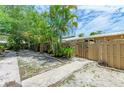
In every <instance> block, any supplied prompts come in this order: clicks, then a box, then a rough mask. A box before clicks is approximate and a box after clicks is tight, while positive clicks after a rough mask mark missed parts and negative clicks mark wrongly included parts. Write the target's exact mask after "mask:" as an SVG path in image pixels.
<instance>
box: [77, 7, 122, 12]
mask: <svg viewBox="0 0 124 93" xmlns="http://www.w3.org/2000/svg"><path fill="white" fill-rule="evenodd" d="M120 7H121V6H78V9H86V10H94V11H104V12H108V13H113V12H115V11H116V10H118V9H119V8H120Z"/></svg>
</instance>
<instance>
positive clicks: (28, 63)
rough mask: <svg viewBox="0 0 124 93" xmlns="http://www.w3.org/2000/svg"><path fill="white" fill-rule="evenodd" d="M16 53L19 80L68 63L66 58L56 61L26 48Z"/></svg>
mask: <svg viewBox="0 0 124 93" xmlns="http://www.w3.org/2000/svg"><path fill="white" fill-rule="evenodd" d="M17 54H18V65H19V70H20V77H21V80H25V79H27V78H30V77H32V76H35V75H38V74H41V73H43V72H46V71H48V70H51V69H54V68H57V67H60V66H63V65H65V64H68V63H70V62H69V61H67V60H66V61H65V60H64V61H58V60H56V59H54V58H50V57H46V56H45V55H43V54H40V53H38V52H33V51H28V50H24V51H20V52H18V53H17ZM61 60H62V59H61Z"/></svg>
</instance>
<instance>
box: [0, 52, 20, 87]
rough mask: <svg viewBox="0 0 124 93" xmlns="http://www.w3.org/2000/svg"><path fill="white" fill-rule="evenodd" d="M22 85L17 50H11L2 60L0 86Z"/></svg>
mask: <svg viewBox="0 0 124 93" xmlns="http://www.w3.org/2000/svg"><path fill="white" fill-rule="evenodd" d="M2 86H5V87H12V86H13V87H16V86H21V83H20V75H19V68H18V63H17V57H16V53H15V52H9V53H7V54H6V56H5V58H4V59H3V60H1V61H0V87H2Z"/></svg>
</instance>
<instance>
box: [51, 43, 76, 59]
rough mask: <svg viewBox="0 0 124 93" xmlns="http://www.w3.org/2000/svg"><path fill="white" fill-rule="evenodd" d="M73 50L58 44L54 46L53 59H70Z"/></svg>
mask: <svg viewBox="0 0 124 93" xmlns="http://www.w3.org/2000/svg"><path fill="white" fill-rule="evenodd" d="M73 53H74V49H73V48H63V47H61V46H60V45H59V44H56V45H54V52H53V54H54V56H55V57H66V58H71V57H72V56H73Z"/></svg>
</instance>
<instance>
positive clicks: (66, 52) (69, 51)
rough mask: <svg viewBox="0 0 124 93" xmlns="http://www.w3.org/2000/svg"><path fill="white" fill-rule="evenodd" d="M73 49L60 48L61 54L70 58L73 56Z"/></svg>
mask: <svg viewBox="0 0 124 93" xmlns="http://www.w3.org/2000/svg"><path fill="white" fill-rule="evenodd" d="M73 53H74V49H73V48H62V54H63V56H64V57H66V58H71V57H72V56H73Z"/></svg>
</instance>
